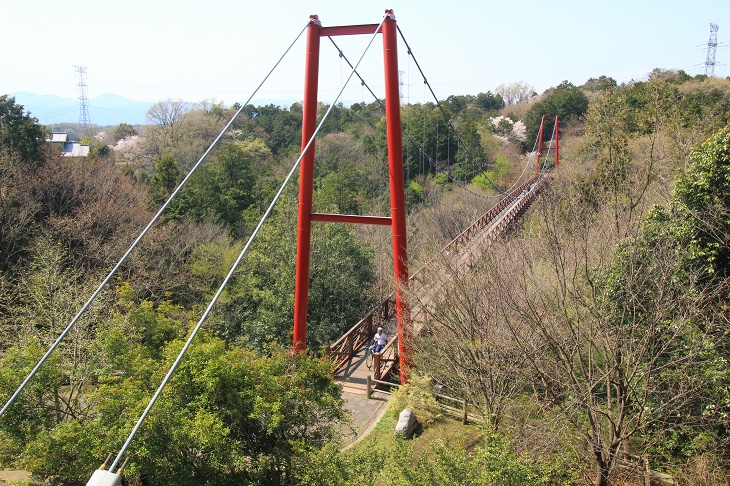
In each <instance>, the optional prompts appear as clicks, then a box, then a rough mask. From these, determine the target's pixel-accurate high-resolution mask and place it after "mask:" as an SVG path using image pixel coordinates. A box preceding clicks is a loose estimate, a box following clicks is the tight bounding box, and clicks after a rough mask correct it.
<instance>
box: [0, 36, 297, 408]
mask: <svg viewBox="0 0 730 486" xmlns="http://www.w3.org/2000/svg"><path fill="white" fill-rule="evenodd" d="M308 25H309V23H307V25H306V26H305V27H304V29H302V31H301V32H300V33H299V35H297V37H296V39H294V42H292V43H291V44H290V45H289V47H288V48H287V49H286V51H285V52H284V54H283V55H282V56H281V57H280V58H279V60H278V61H277V62H276V64H274V67H273V68H271V70H270V71H269V73H268V74H267V75H266V76H265V77H264V80H263V81H261V83H260V84H259V85H258V87H257V88H256V90H255V91H254V92H253V93H252V94H251V96H250V97H249V98H248V100H247V101H246V103H244V104H243V105H241V107H240V108H239V109H238V111H236V113H235V114H234V115H233V117H231V120H230V121H229V122H228V124H227V125H226V126H225V127H224V128H223V130H222V131H221V132H220V134H219V135H218V137H216V139H215V140H214V141H213V143H212V144H210V146H209V147H208V149H207V150H206V151H205V153H204V154H203V155H202V156H201V157H200V159H199V160H198V162H197V163H196V164H195V165H194V166H193V168H192V169H191V170H190V172H188V174H187V175H186V176H185V178H184V179H183V180H182V182H180V184H179V185H178V186H177V188H176V189H175V191H174V192H173V193H172V194H171V195H170V197H169V198H168V199H167V201H165V204H163V205H162V207H161V208H160V210H159V211H158V212H157V214H155V216H154V217H153V218H152V220H151V221H150V222H149V224H147V226H146V227H145V228H144V230H142V232H141V233H140V234H139V236H138V237H137V239H135V240H134V242H133V243H132V245H131V246H130V247H129V249H128V250H127V251H126V252H125V253H124V255H123V256H122V258H121V259H120V260H119V262H117V264H116V265H115V266H114V268H112V270H111V271H110V272H109V274H108V275H107V276H106V278H105V279H104V280H103V281H102V282H101V284H100V285H99V287H98V288H97V289H96V291H95V292H94V293H93V294H92V295H91V297H90V298H89V300H88V301H87V302H86V303H85V304H84V305H83V307H81V310H79V312H78V313H77V314H76V316H75V317H74V318H73V319H72V320H71V322H70V323H69V325H68V326H67V327H66V329H64V330H63V332H62V333H61V334H60V335H59V336H58V338H57V339H56V341H55V342H54V343H53V344H52V345H51V347H50V348H49V349H48V351H46V354H44V355H43V357H42V358H41V359H40V361H38V363H37V364H36V365H35V367H34V368H33V370H32V371H31V372H30V373H29V374H28V376H27V377H26V378H25V380H23V382H22V383H21V384H20V386H19V387H18V389H17V390H15V393H13V395H12V396H11V397H10V398H9V399H8V401H7V402H6V403H5V405H4V406H3V408H2V409H1V410H0V417H2V416H3V414H5V412H6V411H7V410H8V408H10V405H12V404H13V402H14V401H15V400H16V398H17V397H18V395H20V393H21V392H22V391H23V390H24V389H25V387H26V386H27V385H28V383H29V382H30V380H31V379H33V377H34V376H35V375H36V373H38V370H39V369H40V367H41V366H43V363H45V362H46V360H48V358H49V357H50V356H51V354H52V353H53V352H54V351H55V350H56V348H57V347H58V345H59V344H60V343H61V341H63V339H64V338H65V337H66V335H67V334H68V333H69V332H70V331H71V329H72V328H73V327H74V325H76V323H77V322H78V321H79V319H80V318H81V316H82V315H83V314H84V312H86V310H87V309H88V308H89V306H91V304H92V303H93V302H94V300H96V298H97V297H98V296H99V294H100V293H101V291H102V290H103V289H104V287H106V286H107V284H108V283H109V281H111V279H112V277H113V276H114V275H115V274H116V273H117V271H118V270H119V268H120V267H121V266H122V264H123V263H124V262H125V261H126V260H127V257H129V255H130V254H131V253H132V250H134V249H135V248H136V247H137V245H138V244H139V242H140V241H142V239H143V238H144V237H145V235H146V234H147V233H148V232H149V230H150V229H151V228H152V226H154V224H155V223H156V222H157V220H158V219H159V218H160V216H162V213H164V212H165V209H167V207H168V206H169V204H170V202H171V201H172V200H173V198H174V197H175V196H176V195H177V194H178V192H180V190H181V189H182V187H183V186H184V185H185V183H187V181H188V180H189V179H190V177H191V176H192V175H193V173H194V172H195V171H196V169H197V168H198V166H200V165H201V163H202V162H203V160H205V158H206V157H207V156H208V154H209V153H210V152H211V151H212V150H213V148H214V147H215V145H216V144H217V143H218V141H220V139H221V138H222V137H223V135H224V134H225V132H226V131H227V130H228V128H230V126H231V125H232V124H233V122H234V121H235V120H236V118H238V115H240V113H241V111H243V109H244V108H245V107H246V105H248V103H250V102H251V99H253V97H254V96H255V95H256V93H257V92H258V90H259V89H261V86H263V84H264V83H265V82H266V81H267V80H268V79H269V76H271V74H272V73H273V72H274V70H275V69H276V68H277V67H278V66H279V64H280V63H281V61H282V60H283V59H284V57H285V56H286V55H287V54H288V53H289V51H290V50H291V48H292V47H293V46H294V44H295V43H296V42H297V40H299V37H301V35H302V33H304V31H305V30H306V28H307V26H308Z"/></svg>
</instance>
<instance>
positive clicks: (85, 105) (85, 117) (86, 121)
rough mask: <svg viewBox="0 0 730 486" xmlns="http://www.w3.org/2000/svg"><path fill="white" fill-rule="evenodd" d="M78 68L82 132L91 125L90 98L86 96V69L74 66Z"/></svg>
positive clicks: (77, 85)
mask: <svg viewBox="0 0 730 486" xmlns="http://www.w3.org/2000/svg"><path fill="white" fill-rule="evenodd" d="M74 67H75V68H76V81H77V83H76V87H77V88H78V91H79V125H81V127H80V130H83V129H84V128H86V127H88V126H89V125H91V119H90V118H89V98H88V96H87V95H86V68H85V67H83V66H74Z"/></svg>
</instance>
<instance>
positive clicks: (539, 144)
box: [535, 115, 545, 175]
mask: <svg viewBox="0 0 730 486" xmlns="http://www.w3.org/2000/svg"><path fill="white" fill-rule="evenodd" d="M544 129H545V115H543V116H542V120H541V121H540V134H539V135H538V136H537V159H536V160H535V175H537V174H539V173H540V154H541V153H542V132H543V130H544Z"/></svg>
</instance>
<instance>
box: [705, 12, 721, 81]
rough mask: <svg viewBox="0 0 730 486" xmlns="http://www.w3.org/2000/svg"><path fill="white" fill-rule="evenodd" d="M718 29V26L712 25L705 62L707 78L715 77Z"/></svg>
mask: <svg viewBox="0 0 730 486" xmlns="http://www.w3.org/2000/svg"><path fill="white" fill-rule="evenodd" d="M717 29H719V27H718V26H717V25H716V24H712V23H711V24H710V40H708V41H707V59H706V60H705V74H706V75H707V76H710V77H712V76H714V75H715V50H716V49H717Z"/></svg>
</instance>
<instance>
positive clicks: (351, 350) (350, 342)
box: [345, 333, 355, 359]
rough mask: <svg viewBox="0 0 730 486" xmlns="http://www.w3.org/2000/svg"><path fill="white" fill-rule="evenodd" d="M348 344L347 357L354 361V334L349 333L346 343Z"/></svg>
mask: <svg viewBox="0 0 730 486" xmlns="http://www.w3.org/2000/svg"><path fill="white" fill-rule="evenodd" d="M345 342H346V343H347V357H348V358H349V359H352V357H353V355H354V354H355V353H354V349H353V345H352V333H349V334H348V335H347V339H346V341H345Z"/></svg>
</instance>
